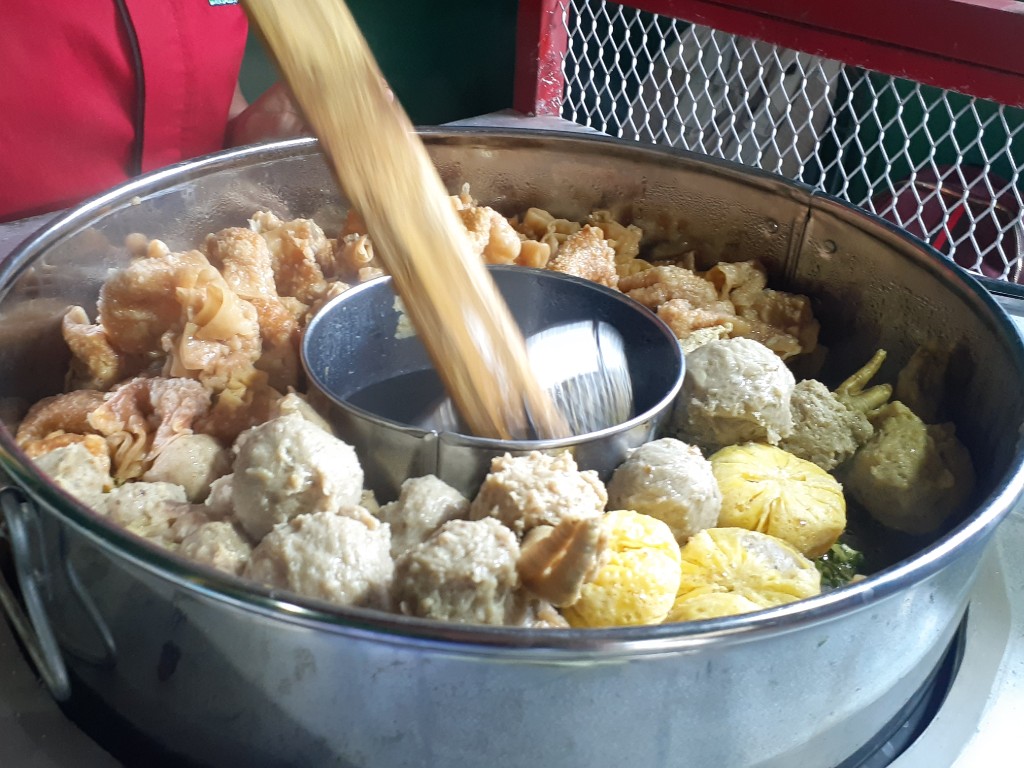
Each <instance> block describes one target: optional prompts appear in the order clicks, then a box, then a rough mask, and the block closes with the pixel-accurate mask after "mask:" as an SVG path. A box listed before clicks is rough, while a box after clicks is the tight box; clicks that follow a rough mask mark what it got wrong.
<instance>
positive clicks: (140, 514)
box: [99, 482, 188, 535]
mask: <svg viewBox="0 0 1024 768" xmlns="http://www.w3.org/2000/svg"><path fill="white" fill-rule="evenodd" d="M187 501H188V499H186V497H185V489H184V488H182V487H181V486H180V485H175V484H174V483H163V482H159V483H143V482H136V483H125V484H124V485H120V486H118V487H117V488H114V489H113V490H112V491H110V493H108V494H106V495H104V497H103V502H102V504H101V506H100V508H99V511H100V512H101V513H103V514H105V515H106V516H107V517H108V518H110V520H111V521H113V522H115V523H117V524H118V525H120V526H123V527H125V528H131V527H132V526H137V525H143V526H145V525H146V522H145V521H146V519H149V520H154V521H155V520H157V519H166V517H167V515H166V514H164V510H163V507H164V506H165V505H166V504H167V503H168V502H170V503H172V504H185V503H187ZM143 535H144V534H143Z"/></svg>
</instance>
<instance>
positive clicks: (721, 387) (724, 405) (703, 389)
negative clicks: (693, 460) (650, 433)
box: [675, 338, 796, 451]
mask: <svg viewBox="0 0 1024 768" xmlns="http://www.w3.org/2000/svg"><path fill="white" fill-rule="evenodd" d="M795 386H796V380H795V379H794V378H793V374H792V373H791V372H790V370H789V369H788V368H787V367H786V365H785V363H783V362H782V359H781V358H780V357H779V356H778V355H776V354H775V353H774V352H772V351H771V350H770V349H768V347H766V346H765V345H763V344H761V343H760V342H757V341H754V340H753V339H746V338H735V339H719V340H717V341H709V342H708V343H707V344H703V345H702V346H700V347H697V349H695V350H693V351H692V352H690V353H689V354H687V355H686V375H685V377H684V379H683V389H682V391H681V392H680V394H679V398H678V400H677V401H676V411H675V426H676V429H677V431H678V437H679V438H680V439H682V440H684V441H685V442H688V443H694V444H696V445H698V446H700V447H701V448H702V449H704V450H706V451H714V450H717V449H718V448H721V447H724V446H726V445H734V444H736V443H745V442H767V443H771V444H772V445H777V444H778V442H779V440H780V439H782V438H783V437H786V436H787V435H789V434H790V432H792V430H793V415H792V412H791V411H790V404H789V401H790V397H791V396H792V394H793V388H794V387H795Z"/></svg>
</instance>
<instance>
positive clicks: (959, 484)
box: [845, 400, 974, 534]
mask: <svg viewBox="0 0 1024 768" xmlns="http://www.w3.org/2000/svg"><path fill="white" fill-rule="evenodd" d="M873 418H875V419H877V422H876V424H877V431H876V432H875V435H874V437H872V438H871V440H869V441H868V443H867V444H866V445H865V446H864V447H863V448H861V449H860V450H859V451H857V453H856V454H855V455H854V457H853V459H852V460H851V461H850V463H849V465H847V469H848V472H847V474H846V475H845V482H846V487H847V488H848V489H849V491H850V494H851V495H852V496H853V498H854V499H856V500H857V501H858V502H860V503H861V504H862V505H863V506H864V508H865V509H866V510H867V511H868V512H869V513H870V514H871V516H872V517H873V518H875V519H876V520H878V521H879V522H880V523H882V524H883V525H886V526H888V527H889V528H894V529H896V530H898V531H903V532H904V533H910V534H923V533H931V532H932V531H935V530H937V529H938V528H940V527H941V526H942V525H943V523H945V522H946V520H947V519H948V518H950V517H951V516H952V515H953V514H954V513H956V512H957V511H959V510H961V509H962V508H963V506H964V505H965V504H966V503H967V501H968V499H969V498H970V495H971V491H972V490H973V487H974V466H973V464H972V463H971V456H970V454H969V453H968V452H967V449H966V448H965V447H964V446H963V444H962V443H961V442H960V441H959V440H958V439H957V437H956V428H955V427H954V426H953V424H925V423H924V422H923V421H921V419H919V418H918V417H917V415H916V414H915V413H914V412H913V411H911V410H910V409H909V408H907V406H906V405H904V404H903V403H901V402H899V401H898V400H896V401H893V402H891V403H889V404H888V405H885V406H883V407H882V408H880V409H879V410H878V411H877V412H876V413H875V415H874V416H873Z"/></svg>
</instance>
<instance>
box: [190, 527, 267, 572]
mask: <svg viewBox="0 0 1024 768" xmlns="http://www.w3.org/2000/svg"><path fill="white" fill-rule="evenodd" d="M178 552H179V554H181V555H182V556H183V557H187V558H189V559H190V560H194V561H195V562H197V563H203V564H204V565H211V566H213V567H214V568H217V569H219V570H221V571H225V572H226V573H231V574H234V575H236V576H237V575H239V574H241V573H242V570H243V569H244V568H245V566H246V564H247V563H248V562H249V556H250V555H251V554H252V544H251V543H250V542H249V539H248V538H247V537H246V535H245V534H244V533H243V532H242V531H241V530H240V529H239V528H238V526H236V525H235V524H233V523H229V522H228V521H226V520H213V521H210V522H207V523H204V524H203V525H200V526H199V527H197V528H196V529H195V530H193V531H192V532H191V533H189V534H188V535H187V536H185V538H183V539H182V540H181V544H180V545H179V546H178Z"/></svg>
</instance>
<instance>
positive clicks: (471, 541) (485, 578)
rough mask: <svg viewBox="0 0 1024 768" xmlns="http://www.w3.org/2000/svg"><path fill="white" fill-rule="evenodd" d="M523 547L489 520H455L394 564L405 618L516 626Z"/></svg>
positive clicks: (401, 607) (398, 595) (396, 583)
mask: <svg viewBox="0 0 1024 768" xmlns="http://www.w3.org/2000/svg"><path fill="white" fill-rule="evenodd" d="M518 558H519V542H518V541H517V539H516V536H515V534H514V533H512V531H510V530H509V529H508V528H506V527H505V526H504V525H502V524H501V523H499V522H498V521H497V520H495V519H494V518H491V517H487V518H484V519H482V520H475V521H469V520H451V521H449V522H447V523H445V524H444V525H442V526H441V527H440V528H439V529H438V530H437V531H436V532H435V533H434V535H433V536H431V537H430V538H429V539H427V540H426V541H424V542H422V543H420V544H417V545H416V546H414V547H413V548H412V549H410V550H408V551H407V552H406V553H405V554H404V555H402V556H401V557H400V558H398V560H397V562H396V563H395V587H394V589H395V602H396V604H397V605H398V608H399V610H400V611H402V613H405V614H408V615H410V616H420V617H423V618H428V619H440V620H443V621H456V622H461V623H465V624H509V623H518V621H520V620H521V617H520V616H518V615H517V600H516V587H517V585H518V577H517V575H516V560H517V559H518Z"/></svg>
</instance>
